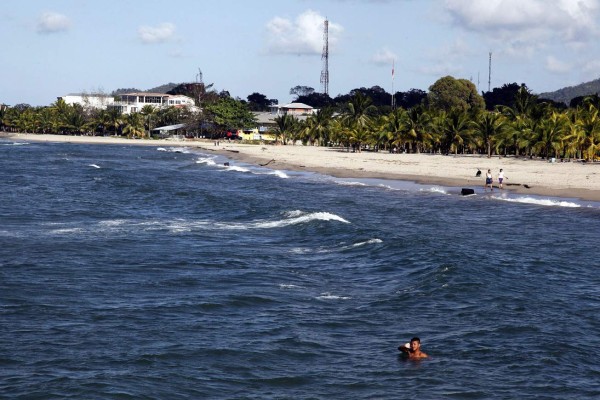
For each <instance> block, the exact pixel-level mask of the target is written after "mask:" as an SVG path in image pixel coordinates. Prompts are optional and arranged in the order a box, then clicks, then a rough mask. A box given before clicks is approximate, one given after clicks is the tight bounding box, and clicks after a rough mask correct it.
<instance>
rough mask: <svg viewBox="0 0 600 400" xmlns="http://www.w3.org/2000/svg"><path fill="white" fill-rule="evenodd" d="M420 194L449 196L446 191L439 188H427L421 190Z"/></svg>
mask: <svg viewBox="0 0 600 400" xmlns="http://www.w3.org/2000/svg"><path fill="white" fill-rule="evenodd" d="M421 191H422V192H430V193H440V194H447V195H449V193H448V192H447V191H446V189H444V188H441V187H439V186H432V187H429V188H425V189H421Z"/></svg>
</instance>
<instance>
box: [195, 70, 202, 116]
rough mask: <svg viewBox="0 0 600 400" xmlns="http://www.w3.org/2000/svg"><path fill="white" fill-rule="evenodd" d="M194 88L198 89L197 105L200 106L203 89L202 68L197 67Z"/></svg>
mask: <svg viewBox="0 0 600 400" xmlns="http://www.w3.org/2000/svg"><path fill="white" fill-rule="evenodd" d="M196 83H197V85H196V88H195V90H197V91H198V93H197V94H196V95H197V96H198V106H199V107H200V106H202V90H203V89H204V81H203V80H202V70H201V69H200V68H198V73H197V74H196Z"/></svg>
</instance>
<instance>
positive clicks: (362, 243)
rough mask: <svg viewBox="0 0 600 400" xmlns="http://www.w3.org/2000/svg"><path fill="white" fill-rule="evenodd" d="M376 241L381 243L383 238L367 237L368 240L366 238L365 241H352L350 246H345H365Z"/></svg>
mask: <svg viewBox="0 0 600 400" xmlns="http://www.w3.org/2000/svg"><path fill="white" fill-rule="evenodd" d="M376 243H383V240H381V239H377V238H375V239H369V240H367V241H365V242H358V243H354V244H353V245H351V246H346V248H352V247H361V246H365V245H367V244H376Z"/></svg>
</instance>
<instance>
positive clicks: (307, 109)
mask: <svg viewBox="0 0 600 400" xmlns="http://www.w3.org/2000/svg"><path fill="white" fill-rule="evenodd" d="M317 111H318V110H317V109H315V108H313V107H311V106H309V105H306V104H304V103H289V104H284V105H274V106H272V107H271V112H272V113H273V114H275V115H276V116H281V115H286V114H287V115H293V116H295V117H298V116H301V115H303V116H307V115H312V114H315V113H316V112H317Z"/></svg>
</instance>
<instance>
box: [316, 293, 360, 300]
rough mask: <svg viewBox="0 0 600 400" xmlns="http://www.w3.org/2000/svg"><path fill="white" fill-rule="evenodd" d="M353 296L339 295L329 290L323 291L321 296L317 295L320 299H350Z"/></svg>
mask: <svg viewBox="0 0 600 400" xmlns="http://www.w3.org/2000/svg"><path fill="white" fill-rule="evenodd" d="M351 298H352V297H349V296H337V295H334V294H331V293H329V292H325V293H321V295H320V296H317V297H316V299H318V300H350V299H351Z"/></svg>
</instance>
